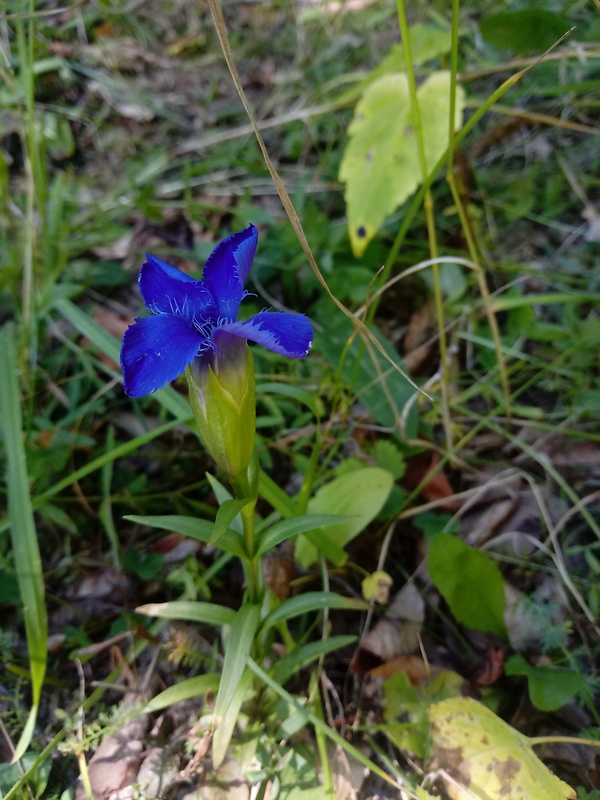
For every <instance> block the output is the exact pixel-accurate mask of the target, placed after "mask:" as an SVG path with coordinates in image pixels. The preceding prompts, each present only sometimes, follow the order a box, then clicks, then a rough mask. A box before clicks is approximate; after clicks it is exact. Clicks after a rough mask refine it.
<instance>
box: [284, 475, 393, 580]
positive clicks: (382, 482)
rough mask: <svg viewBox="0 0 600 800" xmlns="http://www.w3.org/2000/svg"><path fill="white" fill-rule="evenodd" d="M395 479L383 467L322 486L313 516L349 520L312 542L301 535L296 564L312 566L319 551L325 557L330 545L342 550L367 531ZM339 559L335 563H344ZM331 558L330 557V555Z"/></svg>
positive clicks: (313, 501) (321, 532) (323, 531)
mask: <svg viewBox="0 0 600 800" xmlns="http://www.w3.org/2000/svg"><path fill="white" fill-rule="evenodd" d="M393 483H394V479H393V478H392V476H391V474H390V473H389V472H388V471H387V470H385V469H381V468H380V467H365V468H364V469H358V470H354V471H353V472H349V473H348V474H347V475H340V477H339V478H335V479H334V480H333V481H331V483H328V484H326V485H325V486H323V487H321V489H319V491H318V492H317V493H316V495H315V496H314V497H313V498H311V500H310V501H309V503H308V511H309V512H310V513H311V514H336V515H344V516H347V517H348V519H346V520H344V521H343V522H338V523H337V524H335V525H329V526H328V527H327V528H322V529H321V530H319V531H318V532H313V534H312V535H311V537H310V541H309V540H308V539H307V537H306V536H304V535H303V536H301V537H300V538H299V539H298V540H297V541H296V553H295V558H296V561H297V562H298V563H299V564H300V566H302V567H308V566H309V565H310V564H312V563H313V562H314V561H316V559H317V557H318V554H319V551H321V552H322V553H324V554H325V547H326V545H327V544H331V545H335V546H336V547H337V548H342V547H344V546H345V545H346V544H348V542H350V541H351V540H352V539H354V537H355V536H358V534H359V533H360V532H361V531H362V530H364V529H365V528H366V527H367V525H368V524H369V522H371V520H373V519H375V517H376V516H377V514H378V513H379V512H380V510H381V508H382V507H383V504H384V503H385V501H386V500H387V497H388V495H389V493H390V490H391V488H392V485H393ZM342 556H343V558H342V559H339V558H337V559H335V560H334V563H335V564H340V563H342V560H343V559H344V558H345V553H342ZM327 557H329V556H327Z"/></svg>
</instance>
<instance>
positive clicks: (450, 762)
mask: <svg viewBox="0 0 600 800" xmlns="http://www.w3.org/2000/svg"><path fill="white" fill-rule="evenodd" d="M427 715H428V717H429V722H430V724H431V739H432V744H433V751H434V758H435V760H436V763H437V766H438V767H439V768H441V769H443V770H448V772H450V773H451V775H452V789H451V791H452V797H453V799H454V800H467V798H469V800H473V798H477V800H490V798H493V797H501V798H502V800H524V798H535V800H565V798H568V800H573V799H574V798H575V797H576V796H577V794H576V792H575V791H574V790H573V789H572V788H571V787H570V786H569V785H568V784H566V783H564V782H563V781H561V780H560V779H559V778H557V777H556V775H553V774H552V773H551V772H550V770H549V769H548V768H547V767H546V766H545V765H544V764H543V763H542V762H541V761H540V759H539V758H538V757H537V756H536V754H535V753H534V752H533V749H532V746H531V741H530V740H529V739H528V738H527V737H526V736H523V735H522V734H520V733H519V732H518V731H516V730H515V729H514V728H511V726H510V725H508V724H507V723H506V722H504V720H502V719H500V717H497V716H496V715H495V714H494V713H493V711H490V710H489V708H486V707H485V706H483V705H482V704H481V703H478V702H477V701H476V700H472V699H471V698H470V697H461V698H454V699H451V700H443V701H442V702H441V703H436V704H435V705H433V706H430V707H429V709H428V710H427ZM442 777H443V774H442Z"/></svg>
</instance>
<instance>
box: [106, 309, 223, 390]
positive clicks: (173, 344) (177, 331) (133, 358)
mask: <svg viewBox="0 0 600 800" xmlns="http://www.w3.org/2000/svg"><path fill="white" fill-rule="evenodd" d="M210 346H211V345H210V341H209V340H208V339H204V338H203V337H201V336H199V335H198V334H197V333H196V332H195V331H194V330H192V329H191V328H190V326H189V325H188V324H187V322H186V321H185V320H184V319H181V318H180V317H175V316H171V315H170V314H157V315H155V316H152V317H147V318H146V319H136V321H135V324H134V325H130V326H129V328H127V330H126V331H125V335H124V337H123V345H122V347H121V368H122V370H123V386H124V389H125V394H127V395H129V397H143V396H144V395H145V394H150V393H151V392H155V391H156V390H157V389H161V388H162V387H163V386H164V385H165V384H167V383H169V382H170V381H173V380H175V378H176V377H177V376H178V375H179V374H181V373H182V372H183V371H184V370H185V368H186V367H187V365H188V364H189V363H190V362H191V361H193V359H194V358H195V357H196V356H197V355H198V353H199V352H200V351H203V350H206V349H207V348H208V347H210Z"/></svg>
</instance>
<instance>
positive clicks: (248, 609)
mask: <svg viewBox="0 0 600 800" xmlns="http://www.w3.org/2000/svg"><path fill="white" fill-rule="evenodd" d="M259 622H260V606H259V605H255V604H251V603H246V604H245V605H243V606H242V607H241V608H240V609H239V611H238V612H237V613H236V614H235V618H234V620H233V622H232V624H231V630H230V631H229V635H228V636H227V644H226V646H225V659H224V661H223V672H222V675H221V682H220V684H219V692H218V694H217V699H216V701H215V712H214V719H215V723H216V726H217V730H216V733H215V738H214V740H213V765H214V767H215V769H217V768H218V767H219V765H220V764H221V763H222V762H223V759H224V758H225V753H226V751H227V747H228V745H229V740H230V738H231V734H232V732H233V725H235V719H236V718H237V712H238V711H239V707H240V706H241V703H242V700H243V692H241V691H240V686H241V680H242V675H243V674H244V671H245V668H246V659H247V657H248V656H249V655H250V649H251V647H252V644H253V642H254V636H255V634H256V630H257V628H258V624H259ZM234 700H235V703H236V704H237V703H238V701H239V705H237V707H236V708H235V715H234V718H233V724H232V720H231V715H229V716H228V719H227V724H226V725H223V728H222V730H221V732H220V733H219V727H220V726H221V725H222V724H223V722H224V717H225V714H226V712H227V710H228V709H229V707H230V706H231V705H232V703H233V702H234Z"/></svg>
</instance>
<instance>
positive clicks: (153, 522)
mask: <svg viewBox="0 0 600 800" xmlns="http://www.w3.org/2000/svg"><path fill="white" fill-rule="evenodd" d="M123 519H126V520H128V521H129V522H137V523H138V525H147V526H148V527H149V528H159V529H160V530H163V531H172V532H173V533H182V534H183V535H184V536H189V537H190V539H197V540H198V541H199V542H207V543H208V542H210V539H211V536H212V535H213V530H214V524H213V523H212V522H209V521H208V520H206V519H197V518H196V517H186V516H183V515H181V514H159V515H156V516H148V517H146V516H139V515H138V514H128V515H127V516H125V517H123ZM219 547H220V548H221V550H225V552H226V553H231V555H234V556H237V557H238V558H245V557H246V550H245V548H244V540H243V539H242V537H241V535H240V534H239V533H237V532H236V531H234V530H231V528H229V529H228V530H226V531H225V532H224V533H223V534H222V535H221V536H220V538H219Z"/></svg>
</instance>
